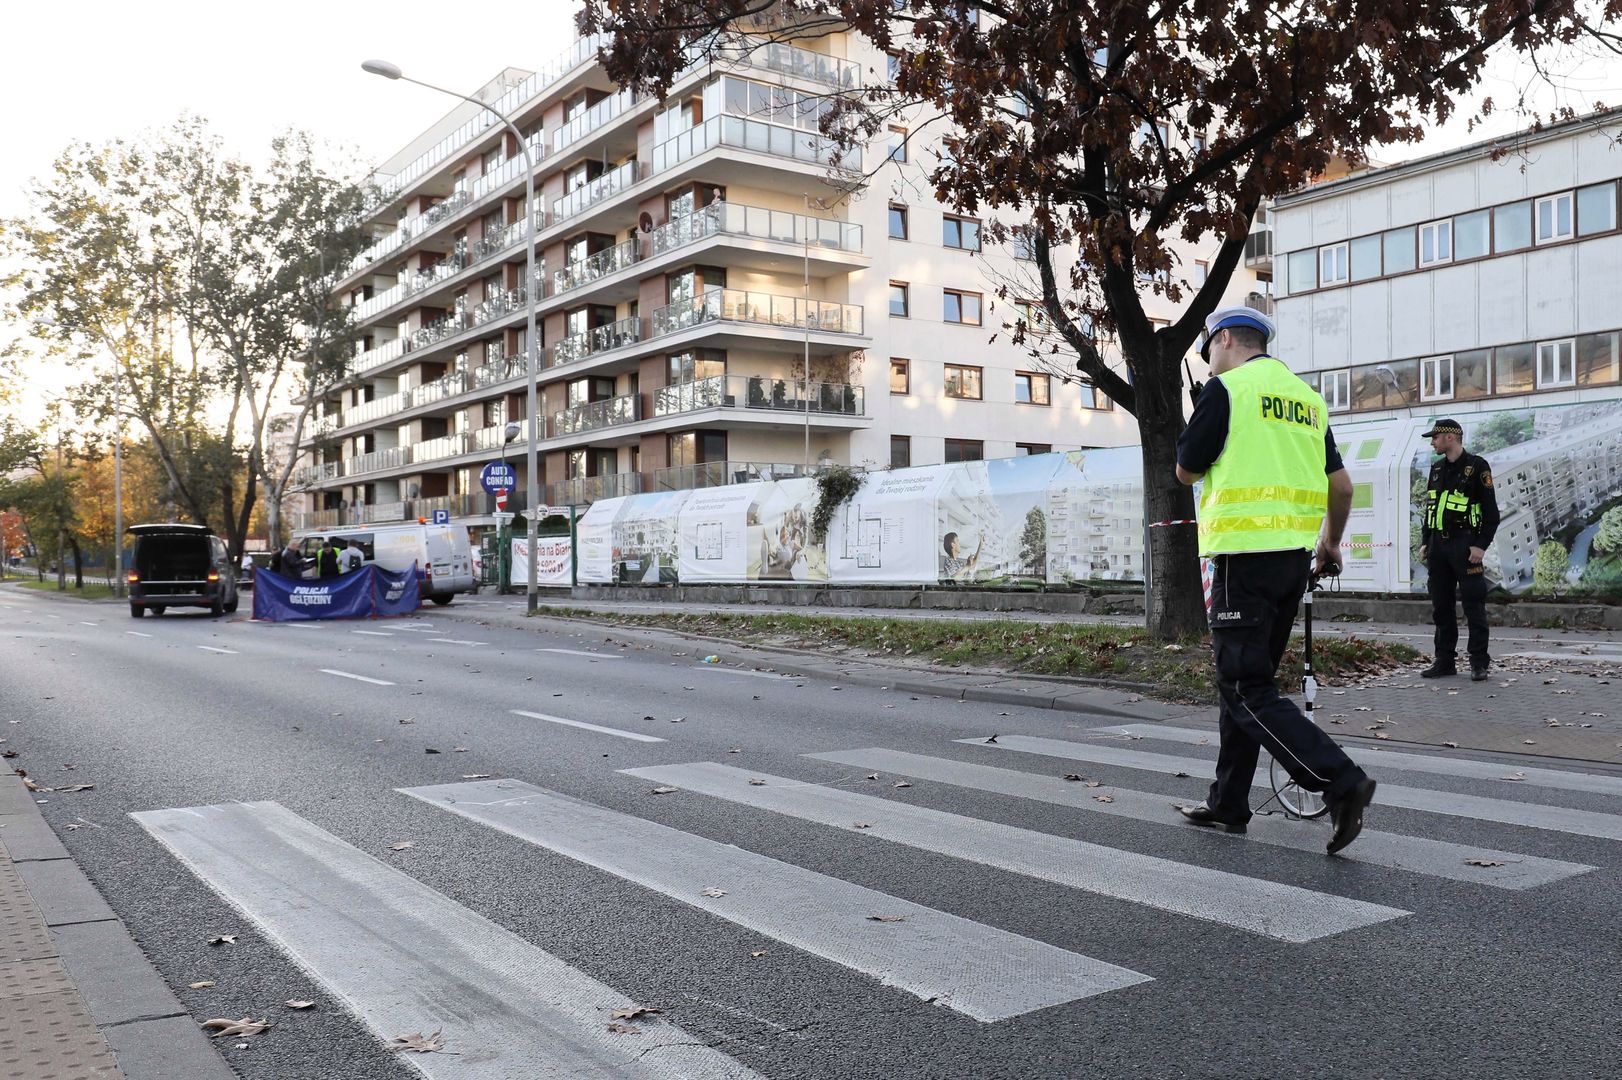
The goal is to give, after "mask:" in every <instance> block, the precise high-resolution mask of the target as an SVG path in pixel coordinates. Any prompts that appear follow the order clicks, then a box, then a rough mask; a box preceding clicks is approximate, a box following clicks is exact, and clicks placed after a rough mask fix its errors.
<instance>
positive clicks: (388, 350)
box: [349, 338, 405, 375]
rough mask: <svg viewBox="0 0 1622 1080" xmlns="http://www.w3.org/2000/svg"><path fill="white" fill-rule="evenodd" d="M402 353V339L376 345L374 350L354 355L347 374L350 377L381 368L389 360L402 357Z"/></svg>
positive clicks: (403, 350) (403, 341) (403, 345)
mask: <svg viewBox="0 0 1622 1080" xmlns="http://www.w3.org/2000/svg"><path fill="white" fill-rule="evenodd" d="M404 353H405V339H404V338H395V339H394V340H393V341H385V342H384V343H383V344H381V345H378V346H376V347H375V348H371V349H367V350H366V351H365V352H362V353H357V354H355V358H354V359H353V360H351V361H350V362H349V373H350V374H351V375H359V374H361V373H363V372H367V371H370V370H372V369H373V368H375V367H382V366H383V365H384V364H387V363H388V362H389V361H391V360H397V359H399V358H400V357H401V356H402V355H404Z"/></svg>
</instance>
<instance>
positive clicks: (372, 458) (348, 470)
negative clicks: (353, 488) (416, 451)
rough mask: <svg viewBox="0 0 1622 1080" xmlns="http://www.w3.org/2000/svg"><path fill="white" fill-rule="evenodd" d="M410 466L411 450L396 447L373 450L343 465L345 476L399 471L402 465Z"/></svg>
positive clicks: (350, 459)
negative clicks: (390, 470)
mask: <svg viewBox="0 0 1622 1080" xmlns="http://www.w3.org/2000/svg"><path fill="white" fill-rule="evenodd" d="M409 464H411V448H410V447H409V446H394V447H390V448H389V449H387V450H373V451H372V452H371V453H369V454H360V455H359V456H357V457H352V458H349V459H348V460H347V461H345V462H344V463H343V475H344V476H355V475H357V474H360V473H374V472H382V471H383V470H384V469H398V468H400V467H401V466H402V465H409Z"/></svg>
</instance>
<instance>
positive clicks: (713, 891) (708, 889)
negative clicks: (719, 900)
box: [704, 885, 727, 897]
mask: <svg viewBox="0 0 1622 1080" xmlns="http://www.w3.org/2000/svg"><path fill="white" fill-rule="evenodd" d="M726 894H727V891H726V890H725V889H717V888H716V887H715V886H714V885H706V886H705V887H704V895H705V896H710V897H715V896H725V895H726Z"/></svg>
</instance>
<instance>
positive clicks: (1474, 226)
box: [1453, 210, 1492, 259]
mask: <svg viewBox="0 0 1622 1080" xmlns="http://www.w3.org/2000/svg"><path fill="white" fill-rule="evenodd" d="M1491 220H1492V215H1491V214H1490V213H1489V212H1488V211H1486V210H1477V211H1476V212H1475V213H1473V214H1460V215H1459V216H1458V217H1456V218H1454V219H1453V257H1454V258H1455V259H1479V258H1481V257H1482V256H1483V255H1485V254H1487V250H1488V248H1489V246H1490V245H1489V244H1488V240H1489V239H1490V236H1489V235H1488V234H1489V232H1490V231H1491Z"/></svg>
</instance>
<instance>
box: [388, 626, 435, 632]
mask: <svg viewBox="0 0 1622 1080" xmlns="http://www.w3.org/2000/svg"><path fill="white" fill-rule="evenodd" d="M395 629H396V630H400V631H402V632H404V633H407V634H438V633H441V631H439V630H435V629H434V628H433V627H430V626H397V627H395Z"/></svg>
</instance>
